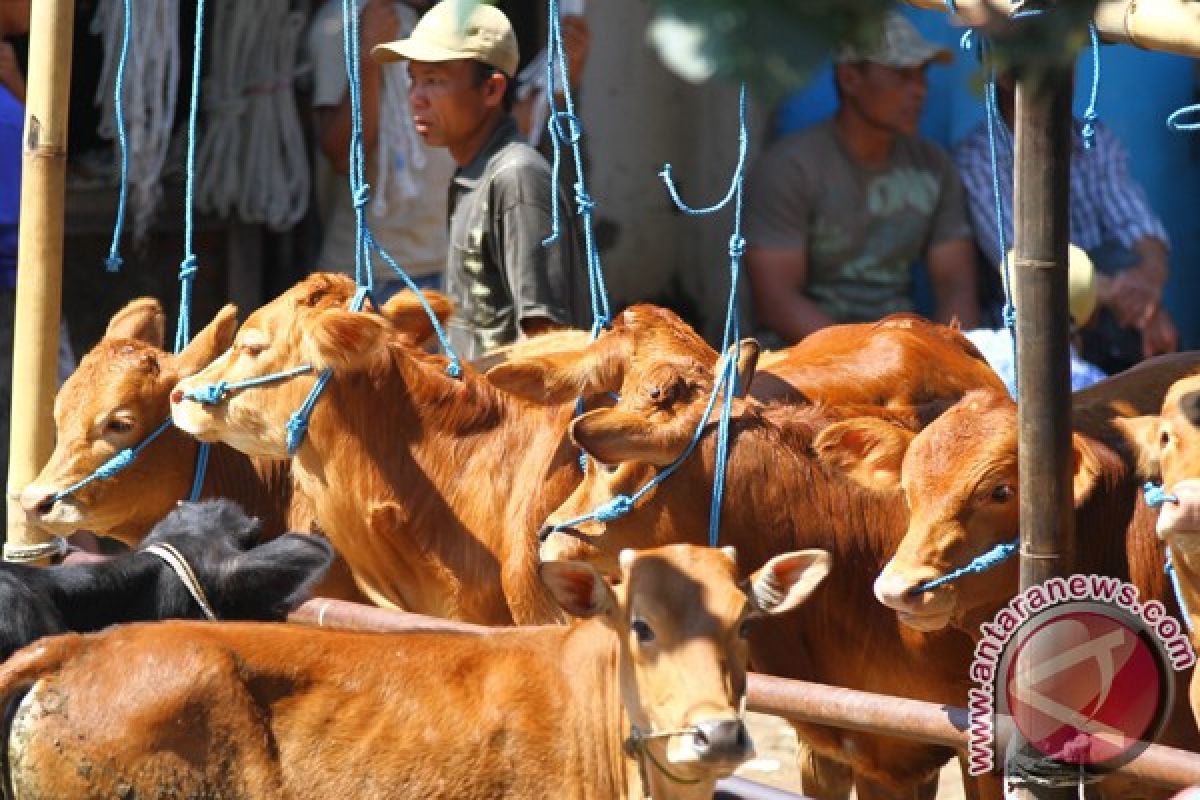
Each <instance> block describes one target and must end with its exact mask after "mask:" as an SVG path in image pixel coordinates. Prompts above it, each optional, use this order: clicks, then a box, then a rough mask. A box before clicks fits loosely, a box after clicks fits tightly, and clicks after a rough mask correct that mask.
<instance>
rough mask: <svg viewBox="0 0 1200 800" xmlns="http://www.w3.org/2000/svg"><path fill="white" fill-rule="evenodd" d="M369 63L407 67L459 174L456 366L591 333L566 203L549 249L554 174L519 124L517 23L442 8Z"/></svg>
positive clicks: (450, 260) (454, 188)
mask: <svg viewBox="0 0 1200 800" xmlns="http://www.w3.org/2000/svg"><path fill="white" fill-rule="evenodd" d="M372 56H373V57H374V58H376V59H377V60H379V61H382V62H389V61H398V60H401V59H406V60H407V61H408V62H409V63H408V71H409V77H410V79H411V87H410V89H409V104H410V106H411V109H412V115H413V123H414V125H415V127H416V130H417V133H418V135H420V136H421V138H422V139H423V140H424V141H425V143H426V144H428V145H431V146H434V147H443V148H445V149H446V150H448V151H449V153H450V156H451V157H452V158H453V159H454V161H455V163H456V164H457V165H458V169H457V170H456V172H455V174H454V180H453V182H452V183H451V185H450V196H449V211H450V247H449V254H448V256H447V261H446V292H447V294H449V295H450V297H451V299H452V300H453V301H454V303H455V306H456V311H455V315H454V318H453V319H452V320H451V323H450V342H451V344H452V345H453V346H454V348H455V350H456V352H457V353H458V355H459V356H460V357H462V358H468V359H469V358H476V357H478V356H480V355H482V354H483V353H484V352H485V351H487V350H490V349H492V348H494V347H497V346H499V345H503V344H507V343H509V342H512V341H514V340H515V339H517V338H518V337H520V336H522V335H526V336H528V335H531V334H534V333H538V332H541V331H543V330H548V329H550V328H554V327H562V326H569V325H583V324H585V322H586V318H585V312H587V310H588V309H587V307H586V306H587V283H586V280H587V277H586V273H585V272H584V265H583V259H582V258H581V256H580V253H579V242H578V239H577V237H576V234H575V229H574V226H573V215H572V214H571V213H570V212H569V210H568V209H566V208H565V207H563V205H564V204H562V203H561V198H560V208H559V223H560V230H561V233H560V235H559V237H558V239H557V240H556V241H555V242H552V243H551V244H549V245H543V244H542V241H543V239H545V238H546V237H547V236H548V235H549V234H550V230H551V214H552V207H551V202H553V201H552V199H551V194H550V166H549V164H547V163H546V160H545V159H544V158H543V157H542V156H541V155H539V154H538V153H537V151H535V150H534V149H533V148H532V147H530V146H529V145H528V144H526V143H525V142H524V139H523V137H522V136H521V134H520V132H519V131H518V129H517V125H516V122H515V121H514V119H513V116H512V114H511V113H510V112H511V110H512V103H513V95H514V87H515V84H514V76H515V74H516V71H517V61H518V57H517V40H516V36H515V35H514V34H513V30H512V26H511V25H510V24H509V21H508V18H507V17H505V16H504V14H503V13H502V12H500V11H499V10H498V9H496V8H493V7H491V6H486V5H478V6H476V7H475V8H474V9H473V10H472V11H471V13H470V14H469V15H467V16H466V17H465V18H462V17H461V14H460V11H459V8H458V6H457V4H456V3H455V2H454V0H443V2H441V3H438V4H437V5H435V6H434V7H433V8H431V9H430V10H429V11H428V12H427V13H426V14H425V16H424V17H422V18H421V20H420V22H418V23H417V26H416V27H415V28H414V29H413V32H412V34H411V35H410V36H409V37H408V38H407V39H401V40H399V41H395V42H389V43H386V44H381V45H378V46H377V47H375V48H374V50H372Z"/></svg>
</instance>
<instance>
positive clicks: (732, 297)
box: [542, 84, 749, 547]
mask: <svg viewBox="0 0 1200 800" xmlns="http://www.w3.org/2000/svg"><path fill="white" fill-rule="evenodd" d="M748 142H749V135H748V133H747V127H746V85H745V84H742V86H741V90H740V91H739V93H738V159H737V166H736V167H735V168H734V171H733V178H732V179H731V181H730V186H729V191H728V192H726V194H725V197H724V198H723V199H721V200H720V201H718V202H716V203H714V204H713V205H711V206H707V207H705V208H693V207H691V206H689V205H688V204H687V203H685V202H683V200H682V199H680V197H679V193H678V191H677V190H676V188H675V184H674V182H673V181H672V180H671V165H670V164H666V165H664V166H663V168H662V171H661V172H659V177H661V178H662V179H663V182H664V183H665V184H666V186H667V191H668V192H669V193H670V195H671V198H672V200H673V201H674V202H675V205H676V206H677V207H678V208H679V210H680V211H683V212H684V213H686V214H689V215H692V216H700V215H704V214H713V213H716V212H717V211H720V210H721V209H723V208H725V207H726V206H727V205H729V203H730V201H733V202H734V215H733V234H732V235H731V236H730V237H729V273H730V284H729V302H728V305H727V307H726V310H725V330H724V335H723V337H722V346H721V350H722V356H721V360H720V361H719V362H718V363H717V369H716V380H715V382H714V385H713V388H712V392H711V394H709V397H708V403H707V405H706V406H705V408H704V413H703V414H702V415H701V416H700V420H699V422H698V423H697V425H696V430H695V432H694V433H693V434H692V438H691V440H690V441H689V442H688V444H687V447H685V448H684V450H683V453H682V454H680V456H679V457H678V458H676V459H675V460H674V461H672V462H671V463H670V464H668V465H667V466H666V467H664V468H663V469H662V470H660V471H659V472H658V474H657V475H655V476H654V477H653V478H651V479H650V481H648V482H647V483H646V484H645V485H644V486H642V487H641V488H640V489H638V490H637V491H636V492H634V493H633V494H632V495H625V494H619V495H617V496H615V497H613V498H612V499H611V500H609V501H608V502H607V503H605V504H604V505H602V506H600V507H599V508H597V509H595V510H594V511H592V512H590V513H587V514H583V515H581V516H578V517H575V518H573V519H569V520H567V521H565V522H561V523H559V524H558V525H555V526H554V527H553V528H549V529H547V530H546V532H545V533H544V534H543V537H542V538H543V539H544V538H545V537H546V536H549V534H551V533H553V532H554V531H559V530H563V529H566V528H574V527H576V526H577V525H579V524H580V523H582V522H588V521H591V520H595V521H598V522H611V521H613V520H616V519H619V518H621V517H623V516H625V515H626V514H628V513H629V512H630V511H632V510H633V509H634V508H635V507H636V506H637V503H638V501H640V500H641V499H642V498H643V497H645V496H646V494H647V493H649V492H650V491H652V490H653V489H654V488H655V487H656V486H658V485H659V484H661V483H662V482H663V481H665V480H666V479H667V478H669V477H670V476H671V475H672V474H674V473H675V471H676V470H678V469H679V467H680V465H681V464H683V462H684V461H686V460H687V459H688V457H689V456H691V454H692V451H693V450H695V449H696V445H697V444H699V442H700V439H701V437H702V436H703V434H704V429H705V427H706V426H707V425H708V420H709V417H710V416H712V412H713V409H714V408H715V407H716V404H717V398H718V397H720V398H721V399H722V403H721V411H720V416H719V417H718V420H717V447H716V452H715V456H714V463H713V493H712V501H711V505H710V507H709V520H708V543H709V546H711V547H716V546H717V543H718V542H719V541H720V531H721V502H722V499H723V497H724V492H725V471H726V470H725V467H726V464H727V463H728V460H729V423H730V418H731V416H732V410H733V395H734V393H735V392H736V391H737V383H738V367H737V362H738V344H739V339H740V336H741V333H740V326H739V321H738V311H737V289H738V278H739V274H740V265H741V259H742V255H743V254H744V253H745V249H746V241H745V239H744V238H742V196H743V185H744V182H745V181H744V178H745V168H746V153H747V149H748V147H747V144H748Z"/></svg>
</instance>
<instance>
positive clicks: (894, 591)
mask: <svg viewBox="0 0 1200 800" xmlns="http://www.w3.org/2000/svg"><path fill="white" fill-rule="evenodd" d="M937 577H939V574H938V573H937V572H936V571H935V570H933V569H927V568H921V569H919V570H915V571H910V570H905V571H903V572H902V571H901V570H899V569H897V568H896V567H895V566H894V563H893V562H888V564H887V566H886V567H884V568H883V572H881V573H879V577H878V578H876V579H875V598H876V599H877V600H879V602H880V603H882V604H883V605H885V606H887V607H888V608H890V609H892V610H893V611H895V612H896V615H897V616H898V617H899V618H900V621H901V622H903V623H904V624H905V625H907V626H909V627H910V628H915V629H916V630H919V631H936V630H941V629H942V628H945V627H946V626H947V625H949V624H950V621H951V619H953V616H954V610H955V606H956V605H957V600H956V592H955V590H954V588H953V587H951V586H942V587H939V588H937V589H932V590H930V591H925V592H922V591H918V589H917V587H919V586H921V585H923V584H924V583H926V582H927V581H929V580H932V579H934V578H937Z"/></svg>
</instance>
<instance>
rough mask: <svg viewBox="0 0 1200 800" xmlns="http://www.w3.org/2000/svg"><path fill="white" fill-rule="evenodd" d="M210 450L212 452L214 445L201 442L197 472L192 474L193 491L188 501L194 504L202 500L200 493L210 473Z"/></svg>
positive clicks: (197, 452) (197, 457)
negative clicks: (206, 475)
mask: <svg viewBox="0 0 1200 800" xmlns="http://www.w3.org/2000/svg"><path fill="white" fill-rule="evenodd" d="M210 450H212V445H210V444H209V443H208V442H200V447H199V449H198V450H197V451H196V470H195V472H194V473H193V474H192V491H191V492H190V493H188V500H190V501H191V502H193V503H194V502H196V501H197V500H199V499H200V493H201V492H202V491H203V490H204V476H205V474H207V472H208V456H209V451H210Z"/></svg>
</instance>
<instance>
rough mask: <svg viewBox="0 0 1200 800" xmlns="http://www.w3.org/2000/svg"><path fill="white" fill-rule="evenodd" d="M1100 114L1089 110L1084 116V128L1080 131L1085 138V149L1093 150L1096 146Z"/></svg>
mask: <svg viewBox="0 0 1200 800" xmlns="http://www.w3.org/2000/svg"><path fill="white" fill-rule="evenodd" d="M1098 116H1099V115H1098V114H1096V112H1095V111H1093V110H1091V109H1089V110H1088V111H1087V112H1085V113H1084V115H1083V128H1082V129H1081V130H1080V135H1081V136H1082V137H1083V149H1084V150H1091V149H1092V148H1093V147H1094V146H1095V144H1096V119H1097V118H1098Z"/></svg>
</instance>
